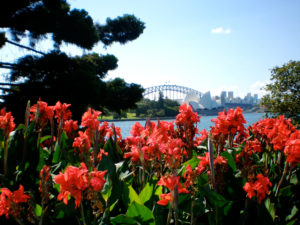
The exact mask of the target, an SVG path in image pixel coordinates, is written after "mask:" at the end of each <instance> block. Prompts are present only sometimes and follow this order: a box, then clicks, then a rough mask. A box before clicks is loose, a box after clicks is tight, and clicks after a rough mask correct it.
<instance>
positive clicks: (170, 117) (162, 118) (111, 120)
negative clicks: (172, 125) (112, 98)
mask: <svg viewBox="0 0 300 225" xmlns="http://www.w3.org/2000/svg"><path fill="white" fill-rule="evenodd" d="M148 118H149V117H147V118H134V119H127V118H123V119H107V120H106V119H100V120H99V121H101V122H104V121H107V122H120V121H141V120H146V119H148ZM175 118H176V117H175V116H168V117H151V118H149V119H150V120H157V119H159V120H173V119H175Z"/></svg>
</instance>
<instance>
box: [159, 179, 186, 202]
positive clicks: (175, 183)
mask: <svg viewBox="0 0 300 225" xmlns="http://www.w3.org/2000/svg"><path fill="white" fill-rule="evenodd" d="M179 179H180V177H179V176H175V175H172V176H170V175H169V176H166V177H161V178H160V180H159V181H158V183H157V185H161V186H165V187H167V188H168V189H169V190H170V191H171V192H169V193H168V194H161V195H160V198H161V200H159V201H158V202H157V204H159V205H163V206H165V205H168V203H169V202H172V201H173V198H174V197H173V196H174V190H175V188H177V192H178V193H179V194H180V193H189V191H188V190H187V189H186V188H184V187H182V184H181V183H180V182H179Z"/></svg>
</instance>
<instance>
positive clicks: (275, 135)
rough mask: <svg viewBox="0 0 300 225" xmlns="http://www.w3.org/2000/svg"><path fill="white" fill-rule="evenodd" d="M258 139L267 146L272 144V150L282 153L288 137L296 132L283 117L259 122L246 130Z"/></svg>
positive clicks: (289, 121)
mask: <svg viewBox="0 0 300 225" xmlns="http://www.w3.org/2000/svg"><path fill="white" fill-rule="evenodd" d="M248 129H249V130H250V131H252V132H253V133H254V134H255V135H256V136H257V137H258V138H262V139H263V140H264V141H265V142H267V144H269V143H270V144H272V146H273V149H274V150H279V151H283V150H284V148H285V146H286V142H287V141H288V140H289V138H290V135H291V134H292V133H293V132H295V131H296V128H295V127H294V126H293V125H292V123H291V120H290V119H288V120H287V119H285V118H284V116H279V117H278V118H276V119H274V118H268V119H264V120H260V121H258V122H256V123H254V124H253V125H252V127H249V128H248Z"/></svg>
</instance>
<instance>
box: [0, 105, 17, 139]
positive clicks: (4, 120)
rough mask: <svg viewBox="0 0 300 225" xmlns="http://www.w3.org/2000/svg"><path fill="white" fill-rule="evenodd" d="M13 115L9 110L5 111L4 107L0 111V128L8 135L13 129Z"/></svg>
mask: <svg viewBox="0 0 300 225" xmlns="http://www.w3.org/2000/svg"><path fill="white" fill-rule="evenodd" d="M15 126H16V124H15V123H14V117H13V116H12V115H11V112H6V111H5V109H1V111H0V128H1V129H3V130H4V133H5V134H6V135H8V134H9V133H10V132H12V131H13V130H14V129H15Z"/></svg>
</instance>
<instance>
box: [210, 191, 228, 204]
mask: <svg viewBox="0 0 300 225" xmlns="http://www.w3.org/2000/svg"><path fill="white" fill-rule="evenodd" d="M205 192H206V193H205V196H206V197H207V200H208V201H209V203H210V204H211V205H213V206H215V207H224V206H225V205H226V204H227V203H228V202H229V201H228V200H226V199H225V198H224V197H223V196H222V195H220V194H218V193H216V192H214V191H211V190H207V191H205Z"/></svg>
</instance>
